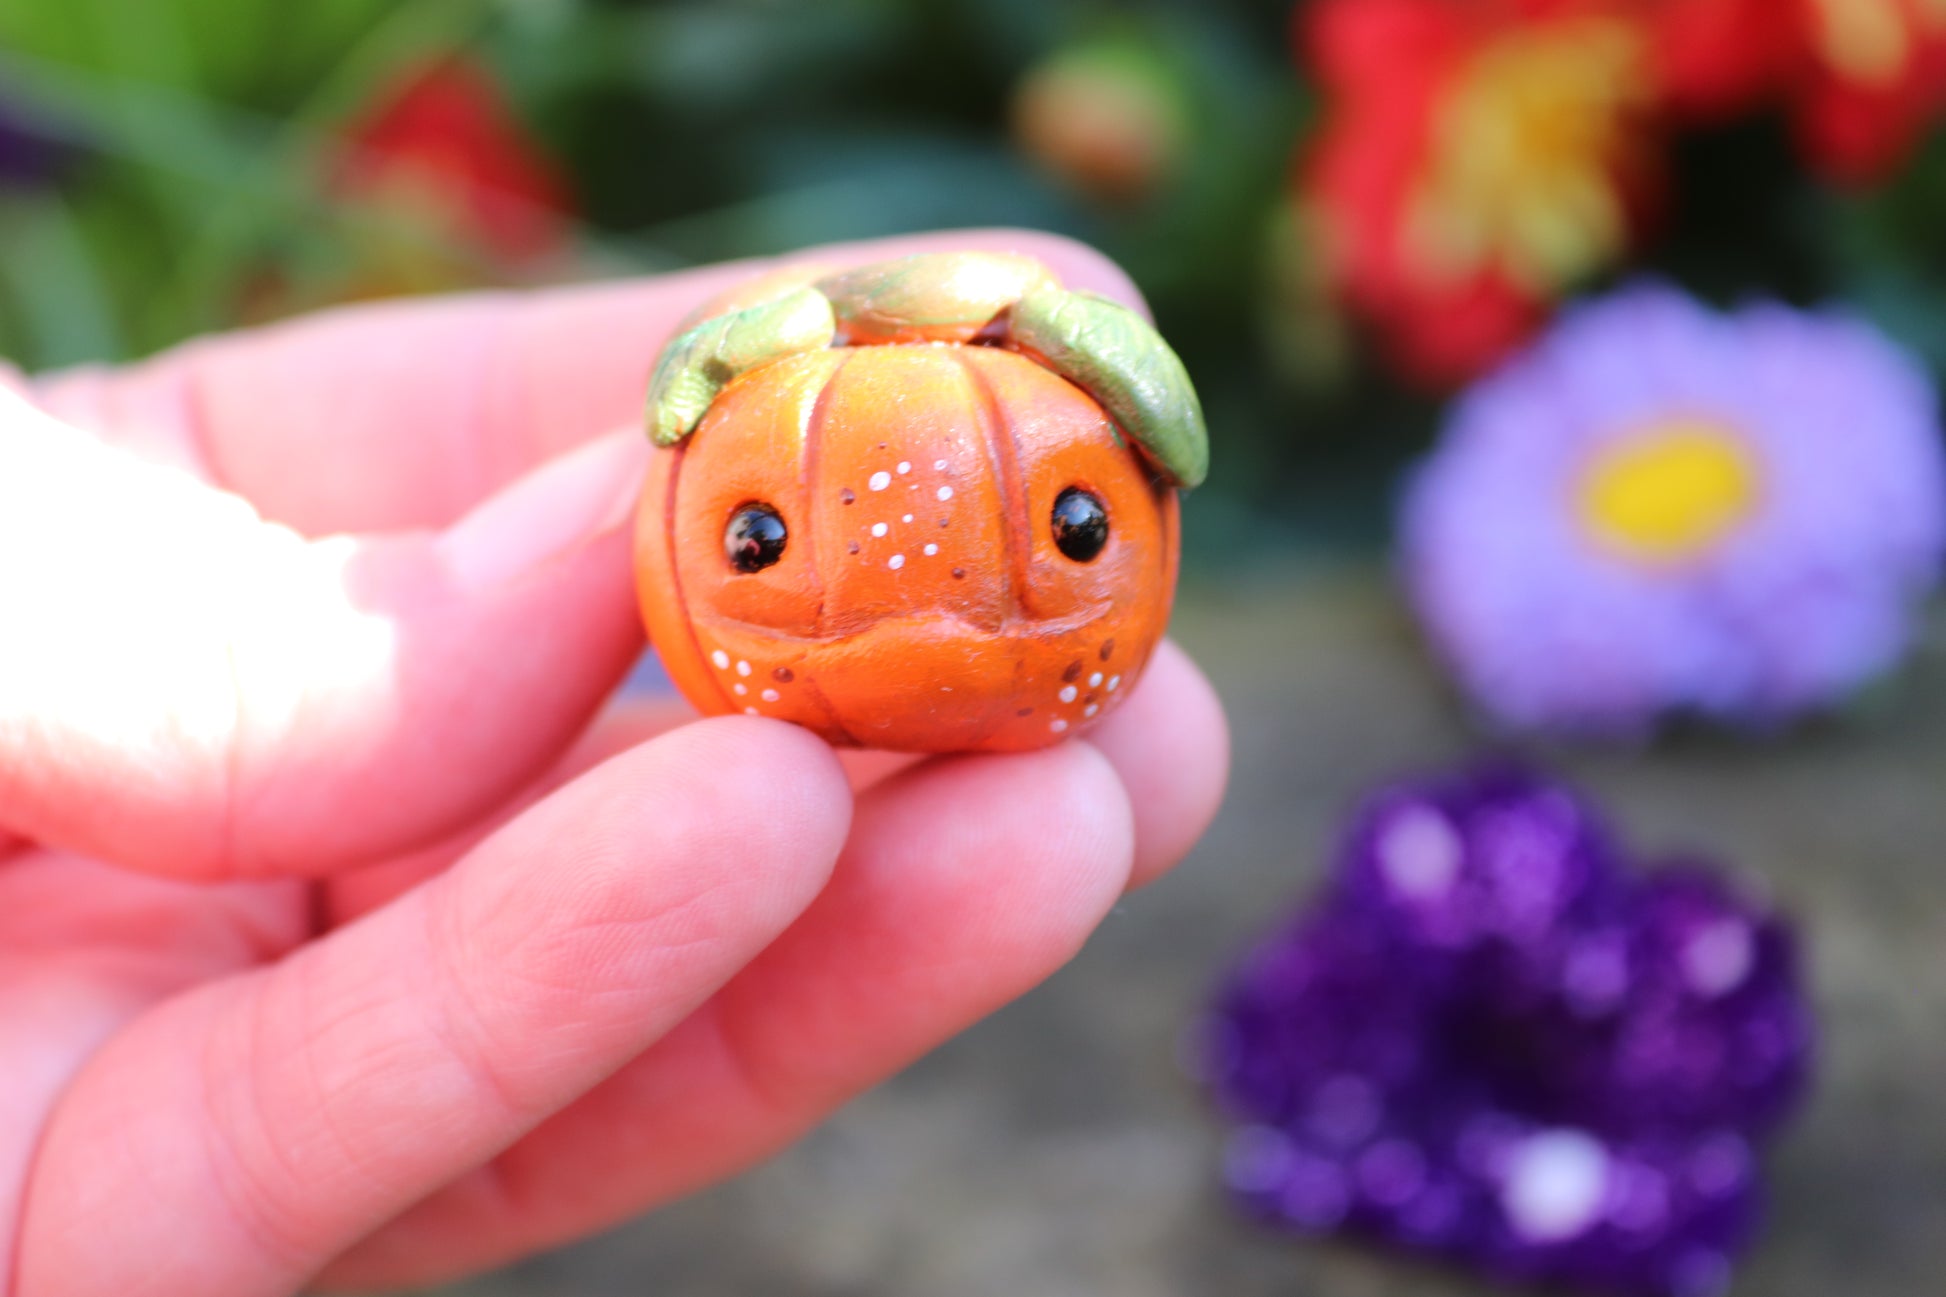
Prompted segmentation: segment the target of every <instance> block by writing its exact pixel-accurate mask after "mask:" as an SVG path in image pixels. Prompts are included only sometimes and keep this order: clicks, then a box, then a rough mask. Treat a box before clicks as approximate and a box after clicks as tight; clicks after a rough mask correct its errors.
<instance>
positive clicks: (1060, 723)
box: [1047, 716, 1068, 734]
mask: <svg viewBox="0 0 1946 1297" xmlns="http://www.w3.org/2000/svg"><path fill="white" fill-rule="evenodd" d="M1067 727H1068V723H1067V722H1066V721H1064V720H1062V719H1061V718H1060V717H1058V716H1057V717H1055V718H1054V719H1053V720H1051V721H1049V722H1048V723H1047V728H1049V729H1051V730H1053V731H1054V732H1055V733H1056V734H1059V733H1060V732H1061V731H1062V730H1064V729H1066V728H1067Z"/></svg>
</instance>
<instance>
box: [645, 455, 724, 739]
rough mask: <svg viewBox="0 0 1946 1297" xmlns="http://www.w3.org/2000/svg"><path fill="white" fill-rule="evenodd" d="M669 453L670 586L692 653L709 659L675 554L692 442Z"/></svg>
mask: <svg viewBox="0 0 1946 1297" xmlns="http://www.w3.org/2000/svg"><path fill="white" fill-rule="evenodd" d="M668 453H669V454H672V455H674V456H675V457H676V462H675V464H674V466H673V467H671V468H670V470H669V485H668V488H667V493H666V494H665V495H664V496H663V499H662V532H663V544H664V545H665V546H666V548H667V553H668V556H669V590H670V593H672V594H673V595H674V596H675V599H676V615H677V616H678V617H680V618H681V619H682V626H683V630H684V631H685V632H686V633H687V634H688V636H689V648H690V653H691V655H692V657H693V659H694V660H695V661H696V662H698V663H702V662H706V661H707V660H708V659H707V658H706V657H705V655H704V653H703V640H702V637H701V636H699V635H698V634H697V633H696V619H695V618H694V617H692V616H690V614H689V591H687V590H685V589H683V584H682V565H681V563H679V562H678V561H677V557H676V556H677V554H678V553H679V552H680V551H679V550H677V548H676V489H677V488H678V487H680V486H681V485H682V470H683V466H684V465H685V464H687V463H688V462H689V443H688V442H687V441H684V442H681V443H679V444H677V445H676V446H674V447H672V448H670V450H669V452H668ZM657 651H658V652H660V651H661V650H660V649H658V650H657ZM708 679H709V682H710V688H712V689H714V690H715V691H716V696H717V697H719V698H721V699H722V700H723V706H724V709H725V710H726V711H735V710H736V704H735V703H734V702H732V701H731V700H730V695H729V694H728V693H726V692H725V691H724V689H723V686H722V684H721V683H720V682H719V681H718V680H717V678H716V676H715V674H714V673H710V674H709V676H708Z"/></svg>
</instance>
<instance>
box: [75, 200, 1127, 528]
mask: <svg viewBox="0 0 1946 1297" xmlns="http://www.w3.org/2000/svg"><path fill="white" fill-rule="evenodd" d="M948 248H979V249H990V250H1004V251H1016V252H1024V253H1027V254H1029V255H1031V256H1035V257H1038V258H1040V259H1041V260H1042V261H1044V262H1046V263H1047V264H1048V265H1049V266H1050V267H1051V268H1052V269H1053V271H1054V272H1055V274H1056V275H1057V276H1058V277H1059V278H1060V279H1061V280H1062V281H1063V282H1065V283H1066V284H1068V285H1069V286H1070V287H1075V288H1087V289H1091V290H1093V291H1095V292H1099V293H1103V294H1106V295H1109V296H1112V297H1115V298H1118V299H1120V300H1123V301H1127V302H1130V303H1132V304H1138V305H1139V301H1140V299H1139V295H1138V294H1137V293H1136V291H1135V288H1134V286H1133V285H1132V284H1131V283H1130V282H1129V280H1128V277H1127V276H1126V275H1124V274H1123V273H1122V272H1121V271H1120V270H1119V269H1117V268H1116V267H1115V265H1114V264H1113V263H1112V262H1110V261H1108V260H1107V259H1106V258H1105V257H1103V256H1102V255H1101V254H1100V253H1098V252H1095V251H1094V250H1092V249H1090V248H1088V247H1085V246H1084V245H1082V244H1078V243H1075V242H1073V241H1071V240H1068V239H1064V238H1060V237H1058V236H1055V235H1051V234H1043V233H1037V232H1034V231H1028V230H965V231H946V232H939V233H931V234H919V235H910V236H904V237H900V238H894V239H884V240H877V241H873V242H866V243H852V244H839V245H834V246H830V247H824V248H813V249H807V250H804V251H802V252H798V253H793V254H791V255H790V256H788V257H785V258H779V259H775V260H769V261H743V262H730V263H726V264H723V265H717V266H710V267H705V268H702V269H698V270H689V271H682V272H678V273H675V274H670V275H662V276H657V277H653V278H645V279H635V280H628V281H624V282H619V283H606V284H593V285H584V286H576V287H568V288H555V289H546V290H538V291H533V292H526V293H481V294H468V295H462V296H456V297H447V298H436V299H430V300H420V301H410V302H393V303H384V304H375V305H364V306H356V307H347V308H342V309H339V310H334V311H328V312H324V313H321V314H319V315H315V316H310V317H306V318H304V319H300V320H297V321H293V322H290V323H287V324H281V325H275V326H271V327H268V328H263V329H254V330H249V331H245V332H240V333H234V334H227V335H222V336H219V337H214V338H209V339H204V340H201V341H198V342H194V343H190V344H188V345H186V346H184V347H181V348H179V349H177V350H175V351H172V352H169V353H165V354H164V355H163V356H160V357H158V358H157V359H155V360H153V361H150V362H147V363H145V364H142V365H139V366H135V367H132V368H129V369H125V370H119V371H114V370H87V371H79V372H75V373H71V374H66V375H62V376H59V377H56V378H55V379H53V380H52V381H50V382H47V383H44V384H43V385H42V386H41V388H40V391H39V396H40V398H41V400H42V403H43V404H45V405H47V406H49V407H50V408H51V409H52V410H53V411H54V412H55V413H56V414H57V415H59V416H60V417H61V418H62V419H64V420H65V421H67V422H69V423H71V424H75V425H78V426H82V427H88V428H91V429H93V430H95V431H97V432H99V433H101V434H102V435H105V436H108V437H111V438H115V437H126V438H129V439H132V440H139V441H143V442H146V443H149V444H150V445H153V444H155V443H156V442H158V441H162V442H169V441H171V440H173V441H174V442H176V443H177V446H176V449H177V450H178V451H179V452H180V453H181V454H183V455H187V456H190V457H192V458H194V459H195V460H196V461H197V462H199V463H200V465H201V467H202V468H203V469H204V471H205V472H206V473H207V474H208V475H209V476H210V477H212V478H213V479H214V480H215V481H216V482H217V483H218V484H220V485H222V486H224V487H227V488H228V489H230V490H232V491H235V492H237V493H238V494H240V495H243V496H245V497H246V498H248V499H249V500H250V501H251V502H252V503H253V504H255V505H256V506H257V508H258V509H259V510H260V511H261V512H262V513H264V514H265V515H266V516H268V517H269V518H271V519H272V520H274V521H277V522H281V523H284V524H286V525H288V526H291V527H294V528H296V529H297V530H298V531H300V532H304V533H306V534H309V535H319V534H327V533H332V532H349V531H377V530H391V529H397V528H406V527H437V526H444V525H446V524H448V523H450V522H452V521H453V520H454V519H456V518H458V517H459V516H460V515H461V514H463V513H464V512H466V510H467V509H469V508H470V507H472V506H473V505H475V504H477V503H479V501H481V500H483V499H485V498H486V497H487V496H489V495H491V494H492V493H493V492H494V491H496V490H497V489H499V488H500V487H502V486H505V485H506V484H507V483H509V482H511V481H513V480H514V479H515V478H517V477H519V476H520V475H521V474H523V473H525V472H526V471H527V470H529V469H531V468H533V467H534V466H535V465H537V464H540V463H542V462H543V461H545V460H548V459H550V458H552V457H554V456H555V455H558V454H559V453H561V452H562V451H563V450H565V449H568V448H570V447H572V446H574V445H577V444H579V443H580V442H583V441H586V440H588V439H590V438H593V437H595V436H598V435H600V434H602V433H604V432H608V431H612V430H613V429H615V428H617V427H622V426H627V425H631V424H634V423H636V422H637V421H638V420H639V418H640V411H641V403H642V397H643V392H644V389H645V387H646V385H647V381H648V373H649V368H650V366H651V365H652V364H653V362H654V360H655V357H656V353H657V352H659V351H660V350H661V348H662V344H663V343H664V342H665V341H667V340H668V338H669V337H670V335H671V334H673V333H674V332H675V330H676V328H677V327H678V325H679V323H680V322H681V321H682V320H683V318H684V317H685V316H686V315H688V314H689V313H690V312H691V311H692V310H694V309H695V308H696V307H697V306H698V305H700V304H701V303H703V302H705V301H707V300H708V299H709V298H711V297H713V296H715V295H716V294H717V293H720V292H722V291H723V290H724V289H726V288H728V287H730V286H731V285H733V284H735V283H737V282H739V281H740V280H743V279H745V278H748V277H750V276H752V275H756V274H759V273H762V272H763V271H764V270H766V269H769V268H773V267H775V266H777V265H779V264H782V263H784V262H791V261H802V260H814V261H824V262H835V263H840V264H845V263H850V264H857V263H863V262H869V261H875V260H882V259H886V258H890V257H898V256H904V255H907V254H909V253H913V252H923V251H928V250H933V251H937V250H943V249H948Z"/></svg>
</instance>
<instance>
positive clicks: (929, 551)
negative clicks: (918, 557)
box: [926, 545, 939, 558]
mask: <svg viewBox="0 0 1946 1297" xmlns="http://www.w3.org/2000/svg"><path fill="white" fill-rule="evenodd" d="M938 552H939V546H937V545H928V546H926V557H927V558H931V557H932V556H933V555H934V554H937V553H938Z"/></svg>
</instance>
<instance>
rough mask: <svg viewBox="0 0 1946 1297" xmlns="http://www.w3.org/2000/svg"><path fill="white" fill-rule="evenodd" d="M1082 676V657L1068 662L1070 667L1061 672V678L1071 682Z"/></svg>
mask: <svg viewBox="0 0 1946 1297" xmlns="http://www.w3.org/2000/svg"><path fill="white" fill-rule="evenodd" d="M1080 678H1081V659H1080V658H1076V659H1075V660H1074V661H1072V662H1070V663H1068V669H1067V670H1065V671H1063V672H1062V673H1061V679H1063V680H1065V681H1067V682H1068V683H1069V684H1073V683H1074V682H1075V681H1077V680H1079V679H1080Z"/></svg>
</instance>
